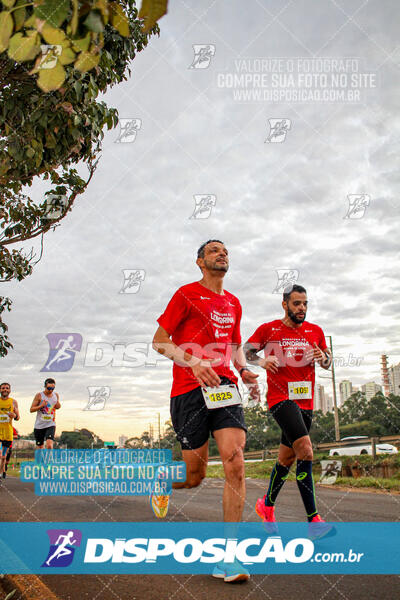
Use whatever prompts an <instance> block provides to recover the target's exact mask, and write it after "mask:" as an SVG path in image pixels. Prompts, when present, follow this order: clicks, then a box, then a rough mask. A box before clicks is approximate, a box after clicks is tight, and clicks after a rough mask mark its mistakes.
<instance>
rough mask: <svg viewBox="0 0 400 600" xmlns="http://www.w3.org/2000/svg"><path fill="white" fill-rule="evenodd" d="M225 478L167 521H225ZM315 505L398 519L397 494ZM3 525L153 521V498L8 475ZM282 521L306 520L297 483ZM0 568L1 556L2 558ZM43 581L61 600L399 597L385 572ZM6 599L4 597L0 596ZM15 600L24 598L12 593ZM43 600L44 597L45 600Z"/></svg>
mask: <svg viewBox="0 0 400 600" xmlns="http://www.w3.org/2000/svg"><path fill="white" fill-rule="evenodd" d="M264 486H265V484H264V482H263V481H262V480H247V496H246V504H245V509H244V513H243V520H244V521H257V520H258V517H257V516H256V514H255V512H254V504H255V501H256V499H257V498H258V497H259V496H261V495H262V494H263V493H265V491H264ZM222 489H223V481H222V480H217V479H206V480H205V481H204V482H203V484H202V485H201V486H200V487H199V488H195V489H193V490H174V493H173V496H172V499H171V503H170V508H169V512H168V516H167V518H166V520H167V521H221V520H222V510H221V499H222ZM317 495H318V507H319V510H320V513H321V514H322V516H323V517H324V518H325V519H326V520H328V521H397V520H398V519H399V518H400V495H399V494H392V493H388V492H387V493H386V492H382V493H376V492H352V491H348V490H337V489H332V488H328V489H326V488H322V489H321V487H317ZM0 507H1V517H0V518H1V520H2V521H47V522H48V521H77V522H79V521H100V522H101V521H116V522H118V521H154V520H155V517H154V515H153V513H152V511H151V509H150V506H149V502H148V498H146V497H134V498H132V497H131V498H121V497H68V498H67V497H53V498H50V497H38V496H35V494H34V491H33V484H30V483H24V482H21V481H19V480H18V479H16V478H7V479H6V480H5V481H4V482H3V483H2V484H1V488H0ZM276 513H277V518H278V520H282V521H302V520H304V510H303V507H302V504H301V500H300V496H299V493H298V490H297V486H296V484H295V483H294V482H290V481H289V482H287V483H286V484H285V487H284V488H283V490H282V492H281V494H280V496H279V501H278V503H277V510H276ZM0 565H1V557H0ZM41 579H42V581H43V582H44V583H45V584H46V585H47V586H48V587H49V588H50V589H51V590H52V591H53V592H54V593H56V594H57V595H58V596H59V598H60V600H75V599H76V598H79V599H85V600H86V599H88V600H105V599H106V598H107V600H110V599H113V600H136V599H137V600H141V599H146V600H203V599H204V600H205V599H207V600H208V599H210V598H211V599H214V598H216V597H218V600H225V599H228V598H229V600H235V599H236V598H241V599H242V600H253V599H255V600H258V599H262V600H286V599H289V598H295V599H296V600H303V599H304V600H336V599H337V600H375V599H378V598H379V599H381V598H385V600H398V599H400V577H399V576H388V575H382V576H377V575H373V576H372V575H371V576H370V575H345V576H342V575H326V576H325V575H301V576H297V575H288V576H285V575H258V576H253V577H252V578H251V580H250V581H249V582H246V583H242V584H235V585H232V584H226V583H224V582H223V581H221V580H215V579H213V578H212V577H209V576H204V575H194V576H187V575H97V576H95V575H48V576H41ZM2 597H3V596H1V595H0V598H2ZM13 600H19V598H18V594H14V596H13ZM44 600H45V599H44Z"/></svg>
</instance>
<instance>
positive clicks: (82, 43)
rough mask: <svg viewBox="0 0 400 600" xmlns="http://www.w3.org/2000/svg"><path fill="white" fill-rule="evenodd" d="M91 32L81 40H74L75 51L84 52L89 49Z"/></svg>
mask: <svg viewBox="0 0 400 600" xmlns="http://www.w3.org/2000/svg"><path fill="white" fill-rule="evenodd" d="M90 39H91V34H90V32H88V33H87V35H86V36H85V37H84V38H80V39H79V40H72V48H73V49H74V50H75V52H82V51H86V50H88V49H89V45H90Z"/></svg>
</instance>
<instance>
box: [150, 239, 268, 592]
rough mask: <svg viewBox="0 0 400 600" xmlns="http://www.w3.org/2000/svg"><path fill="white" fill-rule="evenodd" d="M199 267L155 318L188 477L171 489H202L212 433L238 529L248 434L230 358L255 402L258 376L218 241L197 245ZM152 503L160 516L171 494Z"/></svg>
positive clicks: (236, 571) (223, 574)
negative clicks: (226, 283)
mask: <svg viewBox="0 0 400 600" xmlns="http://www.w3.org/2000/svg"><path fill="white" fill-rule="evenodd" d="M196 264H197V265H198V267H199V268H200V270H201V272H202V275H203V277H202V279H201V280H200V281H196V282H194V283H189V284H187V285H184V286H182V287H180V288H179V289H178V291H177V292H175V294H174V295H173V297H172V299H171V300H170V302H169V304H168V306H167V308H166V310H165V312H164V313H163V314H162V315H161V316H160V317H159V319H158V323H159V327H158V329H157V331H156V333H155V336H154V340H153V347H154V349H155V350H157V352H159V353H160V354H164V355H165V356H167V357H168V358H170V359H171V360H173V361H174V365H173V383H172V390H171V403H170V409H171V418H172V424H173V427H174V429H175V432H176V435H177V439H178V440H179V442H180V444H181V446H182V457H183V460H184V461H185V463H186V477H187V478H186V481H185V482H176V483H174V484H173V487H174V488H193V487H197V486H198V485H200V483H201V481H202V480H203V479H204V477H205V475H206V469H207V462H208V439H209V436H210V433H211V435H212V436H213V437H214V438H215V441H216V443H217V446H218V450H219V453H220V455H221V459H222V463H223V466H224V471H225V487H224V494H223V513H224V521H227V522H232V523H235V522H239V521H240V520H241V517H242V512H243V505H244V500H245V477H244V457H243V449H244V446H245V443H246V431H247V428H246V425H245V422H244V413H243V406H242V400H241V397H240V394H239V391H238V388H237V385H236V384H237V378H236V376H235V375H234V374H233V372H232V370H231V367H230V363H231V359H232V360H233V361H234V366H235V368H236V369H237V371H238V372H239V375H240V376H241V378H242V381H243V382H244V383H245V384H248V385H249V387H250V386H251V388H250V393H251V395H252V397H253V398H255V399H258V398H259V391H258V386H257V384H256V380H257V377H258V375H256V374H255V373H252V372H251V371H249V370H248V369H246V368H245V366H244V365H245V362H246V361H245V357H244V354H243V349H242V346H241V336H240V319H241V316H242V307H241V305H240V302H239V300H238V299H237V298H236V296H234V295H233V294H231V293H229V292H227V291H226V290H225V291H224V289H223V280H224V276H225V274H226V273H227V271H228V268H229V260H228V250H227V249H226V247H225V245H224V244H223V242H221V241H219V240H209V241H208V242H205V243H204V244H202V245H201V246H200V248H199V250H198V252H197V260H196ZM171 337H172V340H171ZM221 404H222V405H221ZM151 502H152V507H153V510H154V512H155V514H156V515H157V516H161V517H162V516H165V514H166V512H167V508H168V496H157V495H153V496H152V498H151ZM213 575H214V576H215V577H220V578H222V579H224V580H225V581H229V582H230V581H238V580H247V579H248V578H249V573H248V571H247V570H246V569H245V568H244V567H243V565H240V564H239V563H236V562H235V563H233V564H232V565H231V566H229V567H226V566H223V565H221V568H220V567H219V566H218V567H216V569H215V571H214V573H213Z"/></svg>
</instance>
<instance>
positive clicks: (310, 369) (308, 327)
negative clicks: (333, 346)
mask: <svg viewBox="0 0 400 600" xmlns="http://www.w3.org/2000/svg"><path fill="white" fill-rule="evenodd" d="M314 342H315V343H316V344H317V346H318V347H319V348H321V350H325V349H326V348H327V345H326V341H325V336H324V332H323V331H322V329H321V327H318V325H314V323H308V321H304V322H303V323H302V324H301V326H300V327H298V328H294V327H288V326H287V325H285V324H284V323H283V322H282V321H281V320H280V319H277V320H276V321H271V322H270V323H264V324H263V325H260V327H259V328H258V329H256V331H255V332H254V333H253V335H252V336H251V337H250V338H249V340H248V343H250V344H251V345H252V346H254V348H255V349H256V350H257V351H258V350H263V349H264V355H265V357H267V356H276V357H277V359H278V360H279V367H278V372H277V373H271V371H267V383H268V392H267V402H268V406H269V407H270V408H271V406H274V405H275V404H277V403H278V402H282V400H287V399H288V398H289V391H288V390H289V388H288V384H289V382H297V381H311V383H312V398H310V399H303V400H296V402H297V404H298V405H299V407H300V408H305V409H312V408H313V406H314V388H315V366H314V364H313V363H307V359H306V358H305V353H306V351H307V350H310V349H312V348H313V346H314Z"/></svg>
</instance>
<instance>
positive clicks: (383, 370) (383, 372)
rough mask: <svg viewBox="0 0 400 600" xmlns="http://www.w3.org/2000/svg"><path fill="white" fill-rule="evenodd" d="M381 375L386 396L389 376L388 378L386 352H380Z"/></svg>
mask: <svg viewBox="0 0 400 600" xmlns="http://www.w3.org/2000/svg"><path fill="white" fill-rule="evenodd" d="M381 376H382V385H383V392H384V394H385V396H388V395H389V393H390V378H389V369H388V357H387V354H382V356H381Z"/></svg>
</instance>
